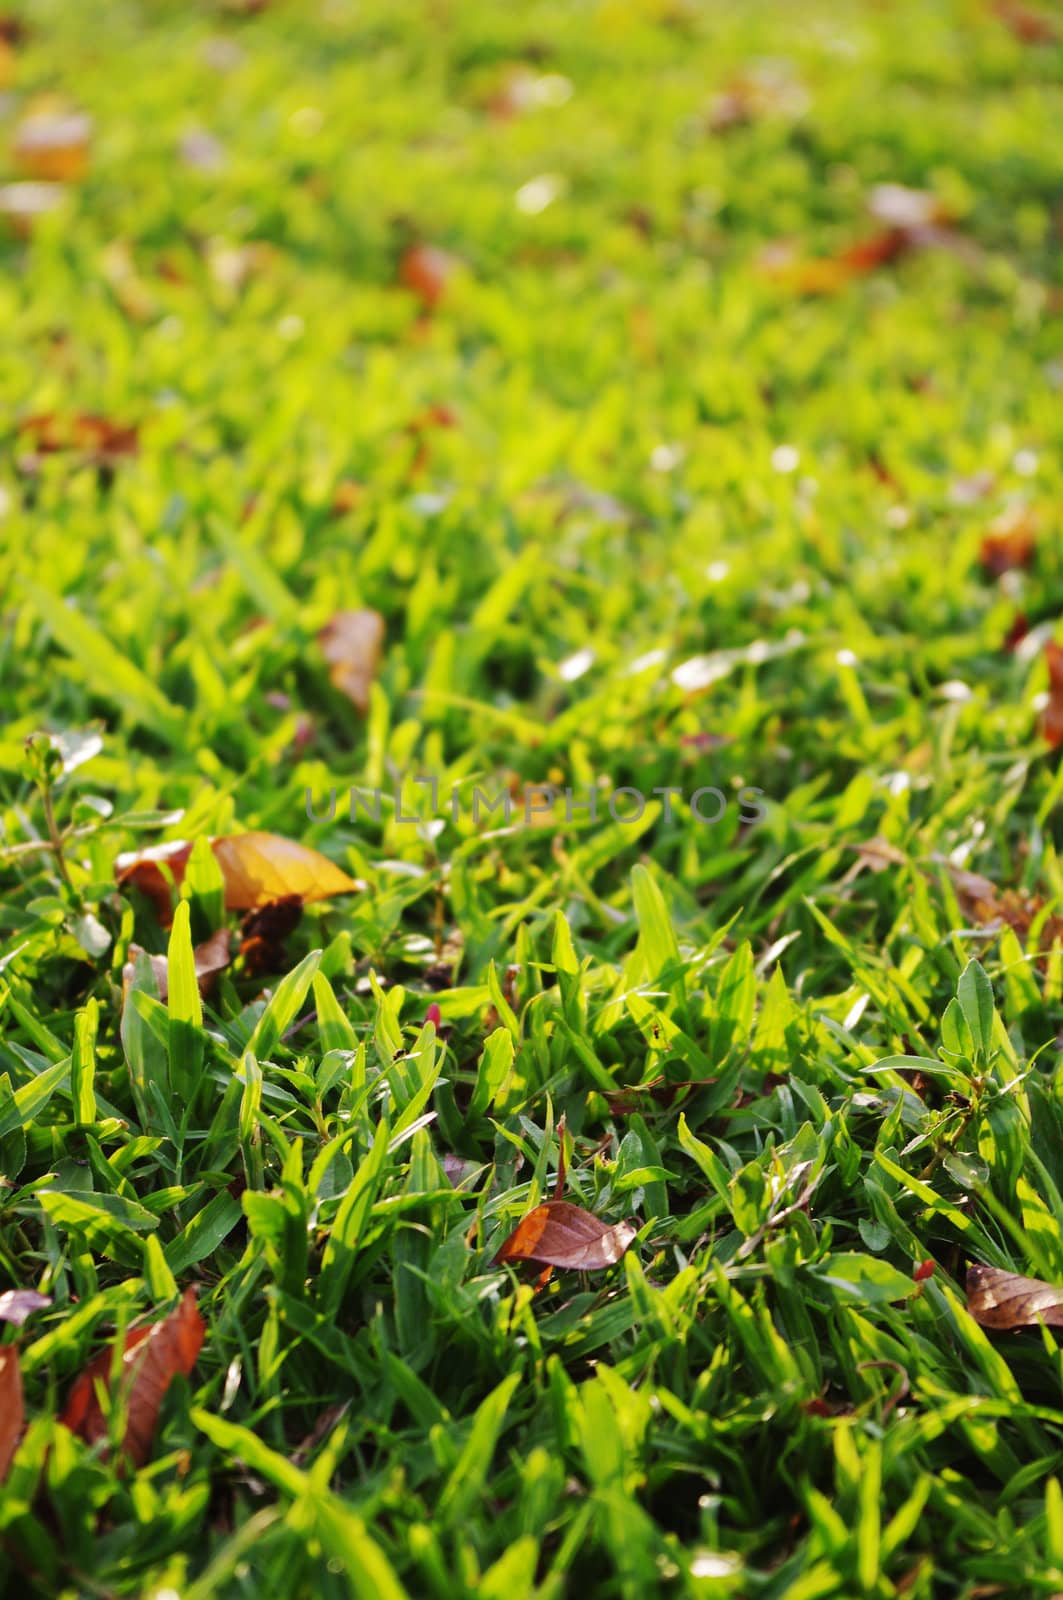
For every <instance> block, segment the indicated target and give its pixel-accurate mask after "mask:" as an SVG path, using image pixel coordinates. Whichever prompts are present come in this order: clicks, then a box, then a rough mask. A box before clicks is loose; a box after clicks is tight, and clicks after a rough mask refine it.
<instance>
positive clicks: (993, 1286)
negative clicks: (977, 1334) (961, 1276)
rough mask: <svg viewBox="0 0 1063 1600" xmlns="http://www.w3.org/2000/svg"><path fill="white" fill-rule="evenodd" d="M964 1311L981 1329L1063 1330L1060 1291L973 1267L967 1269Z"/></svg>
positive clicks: (1062, 1293) (995, 1269)
mask: <svg viewBox="0 0 1063 1600" xmlns="http://www.w3.org/2000/svg"><path fill="white" fill-rule="evenodd" d="M967 1309H968V1311H969V1312H970V1313H971V1316H972V1317H973V1318H974V1320H975V1321H976V1322H980V1323H981V1324H982V1327H983V1328H1031V1327H1036V1325H1037V1323H1038V1322H1047V1323H1050V1324H1051V1325H1052V1327H1054V1328H1063V1288H1059V1287H1057V1286H1056V1285H1055V1284H1051V1283H1044V1282H1043V1281H1042V1280H1041V1279H1040V1278H1023V1277H1021V1276H1020V1275H1019V1273H1017V1272H1005V1271H1004V1270H1003V1269H1002V1268H1001V1267H983V1266H981V1265H979V1264H975V1265H974V1266H971V1267H968V1268H967Z"/></svg>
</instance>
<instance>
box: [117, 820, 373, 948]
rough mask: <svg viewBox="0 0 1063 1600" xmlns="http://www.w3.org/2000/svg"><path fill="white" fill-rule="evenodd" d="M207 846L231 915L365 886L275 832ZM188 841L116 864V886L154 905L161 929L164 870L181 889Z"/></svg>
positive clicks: (166, 902)
mask: <svg viewBox="0 0 1063 1600" xmlns="http://www.w3.org/2000/svg"><path fill="white" fill-rule="evenodd" d="M210 847H211V849H212V850H213V852H214V857H215V860H216V861H217V863H218V865H219V867H220V868H221V875H222V878H223V879H224V880H225V905H226V907H227V909H228V910H230V911H253V910H255V909H256V908H257V907H259V906H267V905H269V904H270V903H271V902H272V901H274V900H282V899H284V898H285V897H286V896H289V895H298V896H299V898H300V899H301V900H302V901H303V903H304V904H306V903H308V902H309V901H312V900H327V899H329V898H330V897H331V896H332V895H335V894H351V893H352V892H354V891H355V890H357V889H364V887H365V885H364V884H363V883H361V882H360V881H359V880H358V879H357V878H352V877H350V876H349V875H348V874H347V873H346V872H344V871H343V869H342V868H341V867H338V866H336V864H335V862H334V861H330V860H329V858H328V857H327V856H323V855H322V854H321V852H320V851H319V850H311V849H310V848H309V846H307V845H304V844H297V843H296V842H295V840H294V839H285V838H284V837H283V836H282V835H281V834H279V833H259V832H254V831H253V832H250V833H230V834H225V835H224V836H222V837H221V838H217V839H211V841H210ZM191 854H192V842H191V840H188V839H172V840H171V841H170V842H169V843H168V844H161V845H154V846H152V848H151V849H148V850H140V851H130V852H129V853H127V854H125V855H120V856H119V857H118V860H117V861H116V862H115V880H116V882H117V883H118V885H119V887H120V888H126V887H132V888H136V889H139V890H140V892H141V893H142V894H145V895H147V897H148V899H149V900H151V901H152V903H153V904H154V906H155V909H156V911H157V913H158V916H159V921H160V922H161V923H162V925H163V927H169V925H170V923H171V922H172V921H173V906H172V903H171V895H170V886H169V884H168V883H167V881H166V878H165V876H164V875H163V872H162V870H161V869H162V867H165V868H166V869H167V871H168V872H170V873H171V874H172V876H173V881H174V884H175V886H176V887H178V888H179V887H180V884H181V880H182V879H183V877H184V875H185V868H186V867H187V865H188V858H189V856H190V855H191Z"/></svg>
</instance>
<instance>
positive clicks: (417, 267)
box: [399, 244, 456, 311]
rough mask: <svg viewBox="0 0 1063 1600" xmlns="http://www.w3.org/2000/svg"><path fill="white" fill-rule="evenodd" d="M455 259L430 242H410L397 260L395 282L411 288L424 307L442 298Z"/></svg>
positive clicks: (433, 306)
mask: <svg viewBox="0 0 1063 1600" xmlns="http://www.w3.org/2000/svg"><path fill="white" fill-rule="evenodd" d="M455 266H456V262H455V260H454V257H453V256H452V255H449V254H448V252H447V251H446V250H440V249H439V248H438V246H436V245H434V244H413V245H411V246H410V247H409V249H408V250H406V251H405V252H404V253H403V256H402V259H401V261H400V262H399V282H400V283H401V284H402V285H403V287H404V288H406V289H409V290H411V291H412V293H413V294H415V295H416V296H417V298H418V299H419V300H420V302H421V304H422V305H423V306H424V307H425V308H426V310H428V311H433V310H434V309H435V307H436V306H437V305H438V304H439V302H440V301H441V300H442V298H443V295H444V294H445V292H446V288H447V284H448V283H449V281H450V279H451V278H452V277H453V275H454V268H455Z"/></svg>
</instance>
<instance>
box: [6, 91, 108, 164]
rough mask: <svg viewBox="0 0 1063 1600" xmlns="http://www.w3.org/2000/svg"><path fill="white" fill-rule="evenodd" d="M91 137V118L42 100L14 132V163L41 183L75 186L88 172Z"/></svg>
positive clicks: (80, 112)
mask: <svg viewBox="0 0 1063 1600" xmlns="http://www.w3.org/2000/svg"><path fill="white" fill-rule="evenodd" d="M91 137H92V119H91V117H88V116H86V115H85V113H84V112H82V111H74V110H71V109H70V108H69V107H66V106H63V105H61V104H59V103H58V102H53V101H44V100H42V101H40V102H39V103H38V104H37V105H36V106H31V107H30V110H29V114H28V115H27V116H26V117H25V118H24V119H23V120H22V122H20V123H19V125H18V127H17V129H16V130H15V145H14V155H15V161H16V163H17V164H18V166H20V167H21V168H22V170H23V172H25V173H26V174H27V175H28V176H29V177H31V178H37V179H39V180H40V181H41V182H44V183H76V182H77V181H78V180H79V179H80V178H83V177H84V176H85V174H86V172H87V171H88V166H89V140H90V139H91Z"/></svg>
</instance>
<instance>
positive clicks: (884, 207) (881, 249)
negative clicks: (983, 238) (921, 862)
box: [762, 183, 969, 295]
mask: <svg viewBox="0 0 1063 1600" xmlns="http://www.w3.org/2000/svg"><path fill="white" fill-rule="evenodd" d="M868 210H869V212H870V214H871V216H872V217H873V218H874V220H875V222H876V223H878V224H879V227H878V231H877V232H875V233H871V234H867V235H865V236H864V237H863V238H861V239H856V240H854V241H853V243H852V244H849V245H846V246H844V247H843V248H842V249H841V250H839V251H838V252H837V254H835V255H831V256H819V257H812V258H808V257H804V258H802V257H800V256H795V255H794V254H793V253H792V252H791V251H789V250H788V249H787V248H786V247H784V246H783V247H780V246H774V247H772V249H771V250H770V251H769V252H768V253H767V254H766V256H764V257H763V258H762V264H763V266H764V267H765V269H766V270H767V272H768V273H769V275H770V276H772V277H774V278H776V279H778V280H779V281H780V282H781V283H782V284H784V285H785V286H786V287H788V288H790V289H792V290H794V291H795V292H796V293H798V294H810V295H816V294H837V293H838V292H839V291H840V290H841V289H843V288H844V287H845V286H846V284H848V283H849V282H850V281H851V280H852V279H854V278H859V277H863V276H864V275H865V274H866V273H869V272H874V271H875V270H876V269H877V268H879V267H883V266H887V265H888V264H889V263H891V262H893V261H897V260H899V259H900V258H901V257H902V256H906V255H908V254H910V253H911V252H912V251H913V250H919V249H927V248H929V247H931V246H942V245H945V246H948V247H950V248H951V249H953V250H959V249H961V248H963V245H962V242H961V240H960V236H959V235H958V234H956V233H954V232H953V231H952V230H951V228H950V223H951V220H952V219H951V217H950V216H949V214H948V212H947V211H946V210H945V208H944V207H943V206H942V205H941V203H940V201H938V199H937V198H936V196H934V195H932V194H930V193H928V192H926V191H924V190H922V189H909V188H906V187H905V185H903V184H899V183H881V184H878V185H876V187H875V188H874V189H873V190H872V191H871V195H870V197H869V200H868ZM968 253H969V248H968Z"/></svg>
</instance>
